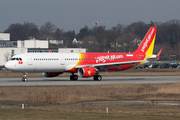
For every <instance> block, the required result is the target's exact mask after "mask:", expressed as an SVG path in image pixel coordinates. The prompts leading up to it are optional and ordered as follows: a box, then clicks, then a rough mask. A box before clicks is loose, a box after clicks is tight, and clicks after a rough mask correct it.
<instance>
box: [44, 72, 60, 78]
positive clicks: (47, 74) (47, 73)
mask: <svg viewBox="0 0 180 120" xmlns="http://www.w3.org/2000/svg"><path fill="white" fill-rule="evenodd" d="M59 74H63V72H43V75H44V76H45V77H56V76H58V75H59Z"/></svg>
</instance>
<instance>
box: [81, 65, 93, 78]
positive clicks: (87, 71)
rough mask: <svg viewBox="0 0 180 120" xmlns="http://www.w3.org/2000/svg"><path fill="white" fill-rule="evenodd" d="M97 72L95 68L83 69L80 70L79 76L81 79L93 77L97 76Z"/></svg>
mask: <svg viewBox="0 0 180 120" xmlns="http://www.w3.org/2000/svg"><path fill="white" fill-rule="evenodd" d="M96 73H97V71H96V69H95V68H94V67H82V68H79V69H78V75H79V76H80V77H92V76H94V75H96Z"/></svg>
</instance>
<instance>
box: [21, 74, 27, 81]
mask: <svg viewBox="0 0 180 120" xmlns="http://www.w3.org/2000/svg"><path fill="white" fill-rule="evenodd" d="M23 74H24V77H23V78H22V81H23V82H26V81H27V78H26V75H27V74H28V73H23Z"/></svg>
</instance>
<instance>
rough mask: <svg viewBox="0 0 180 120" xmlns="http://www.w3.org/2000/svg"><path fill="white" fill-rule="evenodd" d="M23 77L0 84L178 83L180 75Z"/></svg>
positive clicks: (1, 80) (0, 82) (2, 79)
mask: <svg viewBox="0 0 180 120" xmlns="http://www.w3.org/2000/svg"><path fill="white" fill-rule="evenodd" d="M21 79H22V78H0V86H29V85H100V84H144V83H178V82H180V76H152V77H150V76H140V77H137V76H134V77H103V78H102V81H94V80H93V78H92V77H91V78H79V79H78V81H70V80H69V77H55V78H45V77H41V78H28V80H27V82H22V80H21Z"/></svg>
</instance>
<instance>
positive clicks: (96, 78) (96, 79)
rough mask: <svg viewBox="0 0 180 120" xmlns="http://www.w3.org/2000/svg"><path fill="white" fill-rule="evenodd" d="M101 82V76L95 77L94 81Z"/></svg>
mask: <svg viewBox="0 0 180 120" xmlns="http://www.w3.org/2000/svg"><path fill="white" fill-rule="evenodd" d="M101 80H102V77H101V75H95V76H94V81H101Z"/></svg>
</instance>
